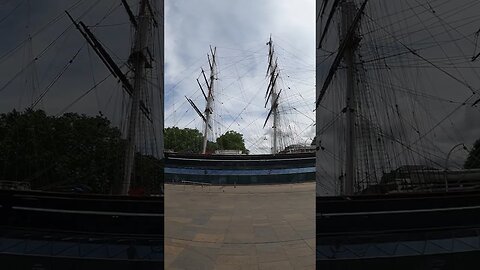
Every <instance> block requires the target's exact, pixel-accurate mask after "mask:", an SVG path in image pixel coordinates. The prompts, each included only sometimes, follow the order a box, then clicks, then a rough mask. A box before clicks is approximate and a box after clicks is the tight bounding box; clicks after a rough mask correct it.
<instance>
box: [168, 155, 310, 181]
mask: <svg viewBox="0 0 480 270" xmlns="http://www.w3.org/2000/svg"><path fill="white" fill-rule="evenodd" d="M165 181H166V182H169V183H198V184H212V185H250V184H287V183H300V182H309V181H315V154H314V153H302V154H278V155H195V154H191V155H185V154H184V155H180V154H168V155H166V158H165Z"/></svg>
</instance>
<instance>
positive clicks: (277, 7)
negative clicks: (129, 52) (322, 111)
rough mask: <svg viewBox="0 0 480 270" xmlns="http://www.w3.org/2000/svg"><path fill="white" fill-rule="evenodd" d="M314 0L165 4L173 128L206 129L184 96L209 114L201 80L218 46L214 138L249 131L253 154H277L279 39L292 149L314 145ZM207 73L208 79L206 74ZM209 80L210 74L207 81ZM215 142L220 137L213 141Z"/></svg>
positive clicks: (287, 136)
mask: <svg viewBox="0 0 480 270" xmlns="http://www.w3.org/2000/svg"><path fill="white" fill-rule="evenodd" d="M314 20H315V12H314V1H313V0H300V1H289V0H280V1H279V0H267V1H254V0H247V1H235V0H228V1H216V0H208V1H186V0H180V1H173V0H167V1H166V2H165V95H166V102H165V105H166V108H165V119H166V122H165V124H166V126H173V125H175V126H178V127H190V128H197V129H199V130H202V122H201V120H200V118H199V117H198V116H197V115H196V113H195V112H194V110H193V109H192V108H191V107H190V105H189V104H188V103H187V102H186V99H185V97H184V96H187V97H189V98H191V99H193V100H194V101H195V103H196V104H197V106H198V107H200V108H201V110H202V111H203V109H204V107H205V100H204V98H203V96H202V94H201V92H200V90H199V87H198V85H197V82H196V79H197V78H198V77H199V76H200V74H201V73H200V69H201V68H202V67H203V69H205V70H208V60H207V53H209V46H210V45H211V46H213V47H216V48H217V67H218V76H217V77H218V80H216V84H215V94H214V96H215V105H214V106H215V108H214V118H215V120H214V123H213V124H214V127H213V129H214V136H218V135H220V134H222V133H224V132H226V131H228V130H235V131H238V132H241V133H243V134H244V137H245V140H246V147H247V149H250V151H251V152H252V153H268V152H269V151H270V147H271V146H270V135H269V134H270V130H271V129H269V128H268V127H269V126H271V124H267V126H266V127H265V128H264V129H263V128H262V126H263V123H264V121H265V118H266V116H267V113H268V107H267V108H264V103H265V99H264V95H265V91H266V88H267V85H268V81H267V79H266V78H265V73H266V68H267V63H268V58H267V57H268V46H267V45H266V42H267V41H268V38H269V36H270V35H271V36H272V39H273V43H274V45H275V51H276V53H277V57H278V65H279V67H280V69H281V71H280V80H279V82H280V84H279V87H280V88H281V89H283V90H282V97H281V98H282V100H281V101H280V104H281V105H280V111H281V118H282V120H281V128H282V130H283V132H284V137H285V144H287V145H288V144H292V143H310V142H311V140H312V138H313V136H314V135H313V133H314V126H313V124H314V113H313V99H314V95H315V85H314V83H315V82H314V76H315V73H314V66H315V64H314V59H315V58H314V56H315V28H314V27H315V25H314ZM207 75H208V74H207ZM200 79H201V82H203V77H200ZM211 139H214V138H211Z"/></svg>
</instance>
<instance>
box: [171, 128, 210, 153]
mask: <svg viewBox="0 0 480 270" xmlns="http://www.w3.org/2000/svg"><path fill="white" fill-rule="evenodd" d="M163 137H164V144H165V149H167V150H172V151H174V152H177V153H200V152H201V151H202V147H203V145H202V144H203V134H202V133H201V132H200V131H198V129H191V128H178V127H167V128H165V130H164V135H163ZM216 149H217V145H216V143H215V142H211V141H208V142H207V152H214V151H215V150H216Z"/></svg>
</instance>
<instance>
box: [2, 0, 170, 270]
mask: <svg viewBox="0 0 480 270" xmlns="http://www.w3.org/2000/svg"><path fill="white" fill-rule="evenodd" d="M30 2H31V1H22V2H19V3H18V4H16V5H13V4H12V3H8V4H6V6H5V7H3V8H5V10H6V9H9V13H8V14H7V16H6V17H5V18H4V19H7V18H8V17H9V16H10V15H12V14H16V12H19V11H20V10H23V9H25V8H26V9H27V10H28V14H29V16H28V22H29V23H28V24H27V28H26V29H27V31H31V30H30V29H34V30H35V31H37V32H29V33H28V35H27V38H26V39H25V40H24V41H22V42H20V43H19V44H17V45H16V47H14V48H13V49H11V50H9V51H6V52H2V53H1V54H2V64H5V63H9V61H8V60H11V59H10V58H14V57H17V56H16V55H17V52H18V51H19V49H20V48H22V49H25V51H26V52H28V53H27V54H26V55H27V57H26V58H27V64H26V65H25V66H24V67H23V68H22V69H21V71H20V72H19V73H17V74H15V76H13V77H12V78H10V79H9V80H6V83H5V84H3V82H2V84H3V86H2V91H4V90H6V91H8V90H10V89H9V87H10V86H12V85H13V86H15V85H17V86H18V84H15V83H16V80H18V78H27V79H25V81H26V82H28V83H26V85H27V87H28V88H29V89H28V90H30V91H31V92H30V93H31V98H30V99H28V100H27V106H25V107H24V108H22V107H21V106H18V107H16V108H18V109H19V110H20V112H19V111H16V110H15V109H14V110H13V111H12V112H10V113H5V114H2V119H1V120H2V123H3V124H2V136H1V141H0V144H1V145H2V147H1V148H2V150H1V151H2V157H1V158H0V162H1V164H2V171H1V175H2V176H1V177H2V179H0V180H1V181H0V187H1V189H0V261H1V265H2V268H5V269H102V270H103V269H133V268H135V269H163V263H164V250H163V231H164V216H163V211H164V205H163V202H164V199H163V198H164V197H163V163H164V157H163V137H162V135H163V132H162V131H163V1H151V0H140V1H136V2H137V3H136V4H135V5H134V6H135V7H136V9H137V11H136V12H135V11H134V10H133V8H132V7H131V6H130V4H132V3H129V2H127V1H125V0H122V1H116V2H115V3H114V5H112V6H110V7H109V9H108V10H107V13H106V14H104V16H103V17H100V19H99V18H98V17H97V18H95V19H93V16H92V17H86V15H87V14H89V13H91V12H94V13H95V11H98V10H97V9H98V8H99V5H101V3H100V1H96V2H95V3H92V2H89V3H85V1H77V2H76V3H74V4H73V5H71V6H69V7H68V8H67V9H66V10H65V11H61V13H60V14H56V17H54V18H53V19H52V20H50V21H49V22H48V23H47V24H45V25H43V26H41V27H38V28H36V27H32V23H30V19H31V16H30V15H31V14H32V12H31V5H32V6H33V5H35V4H36V3H30ZM102 2H103V1H102ZM103 3H105V2H103ZM103 3H102V4H103ZM110 4H111V3H110ZM132 6H133V5H132ZM116 10H117V11H119V13H120V11H122V10H123V14H122V18H123V20H124V21H125V20H126V21H128V22H129V24H130V25H131V26H130V31H131V36H130V38H131V40H130V41H128V35H126V34H125V33H124V35H123V37H122V39H123V41H122V42H125V44H128V42H130V44H129V45H131V48H130V50H129V53H128V54H126V55H121V58H120V57H119V56H118V55H116V54H115V53H114V51H112V50H111V49H110V48H108V47H107V46H106V44H111V43H105V40H101V39H100V38H98V37H97V33H98V32H100V29H102V27H112V25H107V26H106V25H105V23H104V20H106V19H107V18H110V16H111V15H112V14H113V13H114V11H116ZM97 14H98V13H97ZM107 21H108V19H107ZM2 22H3V20H2ZM60 23H61V24H62V26H61V27H60V28H62V30H63V31H62V32H61V33H60V34H59V35H58V36H49V37H48V38H49V39H50V41H49V43H48V44H47V46H46V47H44V48H42V51H41V52H40V53H39V54H35V50H34V49H33V48H34V46H32V43H33V41H35V40H37V39H35V37H37V36H38V35H41V34H42V35H45V32H46V33H47V35H49V33H50V34H51V33H52V32H49V31H52V30H51V27H52V25H57V26H58V25H59V24H60ZM122 25H124V24H122ZM29 27H31V28H29ZM127 27H128V26H127ZM67 33H68V34H71V35H72V36H73V35H75V36H77V37H79V38H81V39H82V42H81V43H82V44H77V45H78V46H79V47H80V48H79V49H78V50H77V51H75V52H74V55H73V57H71V58H69V59H68V60H66V64H65V65H64V66H63V68H62V69H61V70H60V71H58V73H57V74H56V75H55V77H54V78H53V79H52V81H51V82H49V83H48V84H46V85H45V83H44V82H43V83H40V81H42V80H44V79H48V76H45V77H42V78H40V79H39V78H38V76H35V75H36V68H35V66H36V67H38V66H44V65H45V63H44V58H45V55H48V54H51V53H52V52H53V53H54V55H53V60H51V61H57V60H58V61H61V60H64V59H59V58H60V56H61V55H64V51H62V49H63V50H64V49H65V47H62V45H61V44H59V43H61V42H60V41H63V42H65V40H66V38H65V35H67ZM39 43H40V44H41V42H39ZM77 45H74V46H71V47H68V46H67V47H68V49H67V50H69V49H72V47H77ZM64 46H65V44H64ZM127 46H128V45H127ZM55 49H57V52H56V53H55V52H54V50H55ZM82 57H83V59H87V58H89V59H90V63H91V64H92V63H93V61H92V59H95V60H97V61H98V62H101V63H102V64H103V66H102V68H103V69H104V71H107V72H108V75H107V76H106V77H105V78H104V79H103V80H100V81H96V80H95V77H94V73H95V72H94V70H96V69H97V68H96V67H94V66H93V64H92V65H91V66H90V68H91V70H90V72H91V73H92V74H93V75H92V76H93V78H94V79H93V80H94V82H95V85H94V86H93V87H91V88H90V87H89V89H87V90H86V91H84V92H82V93H78V92H77V93H75V95H76V98H75V99H74V100H73V101H72V102H71V103H70V104H68V105H67V106H66V107H65V108H64V109H63V110H62V111H61V112H59V113H58V114H57V115H55V116H48V115H46V113H45V112H44V111H43V110H38V107H41V105H42V103H43V102H44V101H45V100H46V98H45V97H47V96H49V93H48V92H49V91H50V90H51V89H52V87H53V86H54V85H55V84H57V83H62V80H64V77H62V76H63V75H65V74H68V71H69V68H70V67H71V66H75V65H76V64H77V62H79V61H80V62H81V60H82V59H80V60H79V58H82ZM121 59H127V60H126V61H124V60H121ZM51 63H52V62H51ZM49 67H50V68H51V69H54V70H56V66H55V65H52V64H50V66H49ZM42 73H43V74H48V72H42ZM107 78H115V79H116V80H117V89H116V91H118V95H119V96H122V97H123V98H124V99H123V101H122V104H123V105H122V109H121V110H118V111H116V114H114V115H115V116H116V117H117V119H120V127H111V126H110V121H109V120H108V119H107V118H106V117H104V116H103V114H102V113H101V112H100V115H99V116H96V117H88V116H86V115H84V114H82V115H79V114H77V113H73V112H68V111H70V109H71V108H72V106H74V105H76V104H77V103H79V102H80V101H82V100H83V99H84V98H85V97H87V96H88V95H89V94H91V93H93V92H92V91H96V90H97V86H100V85H101V84H102V83H103V82H105V81H106V80H107ZM73 79H74V80H77V83H78V82H79V81H80V80H82V79H84V78H82V76H81V75H80V74H79V72H78V70H77V71H76V72H75V75H74V77H73ZM78 84H80V83H78ZM70 88H72V89H75V87H73V86H71V87H70ZM97 94H98V93H97ZM50 98H52V97H51V96H50ZM97 98H98V97H97ZM59 105H60V106H64V105H65V104H56V106H59ZM23 110H24V111H23ZM114 112H115V110H114ZM32 119H37V120H38V122H35V121H31V120H32ZM25 123H27V124H25ZM29 125H30V126H29ZM63 131H65V132H63ZM103 132H105V134H104V133H103ZM106 133H108V134H106ZM120 133H121V135H120ZM42 136H43V137H42ZM95 136H97V137H95ZM19 138H22V139H23V140H24V141H21V142H19V143H16V144H15V142H16V141H17V140H18V139H19ZM36 138H43V141H42V139H36ZM68 138H70V139H68ZM22 139H20V140H22ZM12 142H13V143H12ZM109 145H110V146H112V147H111V148H109ZM23 146H25V147H23ZM42 147H43V148H42ZM39 149H40V150H39ZM42 149H43V150H42ZM52 153H53V154H52ZM116 154H118V158H117V156H116ZM82 157H83V159H82ZM85 157H86V159H85ZM35 158H38V160H37V161H35V160H34V159H35ZM86 160H89V161H86ZM146 160H147V161H148V162H146ZM85 162H86V163H85ZM32 164H33V165H32ZM38 164H41V165H40V166H38ZM85 164H86V165H85ZM72 166H73V167H72ZM145 167H148V168H149V169H148V176H147V175H146V173H145V172H147V170H145V169H144V168H145ZM144 178H147V179H148V180H144ZM142 179H143V180H142ZM147 182H148V183H147Z"/></svg>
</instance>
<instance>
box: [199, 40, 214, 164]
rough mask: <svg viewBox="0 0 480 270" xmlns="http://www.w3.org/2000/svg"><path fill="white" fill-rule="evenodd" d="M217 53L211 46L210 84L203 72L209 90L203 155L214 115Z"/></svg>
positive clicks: (209, 62) (209, 57)
mask: <svg viewBox="0 0 480 270" xmlns="http://www.w3.org/2000/svg"><path fill="white" fill-rule="evenodd" d="M216 52H217V47H215V48H214V49H213V50H212V46H210V53H211V54H212V55H211V56H210V55H208V54H207V57H208V64H209V66H210V78H209V79H210V83H208V82H207V78H206V77H205V72H204V71H203V70H202V74H203V76H204V78H205V83H206V84H207V88H208V95H207V98H206V100H207V105H206V106H205V128H204V129H203V147H202V154H205V153H206V152H207V142H208V130H209V129H210V128H211V124H210V122H211V115H212V113H213V86H214V82H215V70H216V60H215V54H216ZM202 91H203V90H202Z"/></svg>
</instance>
